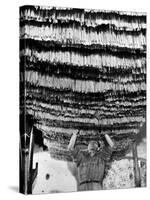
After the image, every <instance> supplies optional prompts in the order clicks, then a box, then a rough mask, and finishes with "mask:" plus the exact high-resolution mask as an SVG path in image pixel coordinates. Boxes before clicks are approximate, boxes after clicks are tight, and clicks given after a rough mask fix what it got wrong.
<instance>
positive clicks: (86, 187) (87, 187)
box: [78, 181, 102, 191]
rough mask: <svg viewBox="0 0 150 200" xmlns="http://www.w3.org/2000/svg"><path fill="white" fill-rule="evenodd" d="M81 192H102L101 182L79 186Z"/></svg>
mask: <svg viewBox="0 0 150 200" xmlns="http://www.w3.org/2000/svg"><path fill="white" fill-rule="evenodd" d="M78 188H79V191H85V190H102V185H101V183H100V182H92V181H91V182H84V183H80V184H79V187H78Z"/></svg>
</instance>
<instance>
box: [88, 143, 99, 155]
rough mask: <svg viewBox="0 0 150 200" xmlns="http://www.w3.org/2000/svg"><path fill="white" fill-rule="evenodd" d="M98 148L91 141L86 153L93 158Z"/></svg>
mask: <svg viewBox="0 0 150 200" xmlns="http://www.w3.org/2000/svg"><path fill="white" fill-rule="evenodd" d="M97 148H98V145H97V143H96V142H95V141H91V142H89V144H88V152H89V153H90V155H91V156H94V155H95V153H96V150H97Z"/></svg>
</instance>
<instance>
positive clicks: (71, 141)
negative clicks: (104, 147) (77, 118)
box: [68, 131, 79, 151]
mask: <svg viewBox="0 0 150 200" xmlns="http://www.w3.org/2000/svg"><path fill="white" fill-rule="evenodd" d="M78 133H79V131H78V132H75V133H73V134H72V136H71V139H70V142H69V145H68V150H69V151H71V150H73V149H74V145H75V143H76V139H77V135H78Z"/></svg>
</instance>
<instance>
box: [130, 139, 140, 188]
mask: <svg viewBox="0 0 150 200" xmlns="http://www.w3.org/2000/svg"><path fill="white" fill-rule="evenodd" d="M132 153H133V161H134V176H135V187H141V177H140V169H139V165H138V155H137V144H136V141H134V142H133V146H132Z"/></svg>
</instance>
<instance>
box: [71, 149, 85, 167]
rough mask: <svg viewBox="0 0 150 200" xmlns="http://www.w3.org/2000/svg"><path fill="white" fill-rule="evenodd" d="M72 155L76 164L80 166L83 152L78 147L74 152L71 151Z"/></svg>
mask: <svg viewBox="0 0 150 200" xmlns="http://www.w3.org/2000/svg"><path fill="white" fill-rule="evenodd" d="M70 153H71V157H72V159H73V161H74V162H76V163H77V165H79V164H80V162H81V159H82V152H81V151H80V149H79V148H78V147H76V148H74V149H73V150H70Z"/></svg>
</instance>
